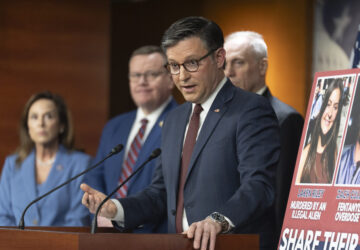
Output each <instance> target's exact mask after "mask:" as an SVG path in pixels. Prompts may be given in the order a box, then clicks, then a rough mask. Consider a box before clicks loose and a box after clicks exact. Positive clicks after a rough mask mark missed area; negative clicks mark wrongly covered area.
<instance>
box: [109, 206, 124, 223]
mask: <svg viewBox="0 0 360 250" xmlns="http://www.w3.org/2000/svg"><path fill="white" fill-rule="evenodd" d="M111 201H112V202H114V204H115V206H116V208H117V212H116V215H115V217H114V218H111V220H112V221H114V222H115V223H116V224H118V226H119V227H124V226H125V214H124V208H123V206H122V205H121V203H120V201H119V200H117V199H111Z"/></svg>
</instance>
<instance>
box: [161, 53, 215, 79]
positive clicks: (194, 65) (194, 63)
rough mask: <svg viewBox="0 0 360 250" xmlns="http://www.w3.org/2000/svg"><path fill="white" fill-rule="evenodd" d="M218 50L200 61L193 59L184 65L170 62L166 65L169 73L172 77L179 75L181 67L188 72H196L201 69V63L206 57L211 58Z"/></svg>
mask: <svg viewBox="0 0 360 250" xmlns="http://www.w3.org/2000/svg"><path fill="white" fill-rule="evenodd" d="M216 50H217V49H212V50H210V51H209V52H208V53H207V54H206V55H205V56H203V57H200V58H199V59H192V60H189V61H186V62H184V63H182V64H179V63H175V62H170V63H168V64H166V68H167V69H168V71H169V72H170V74H172V75H178V74H179V73H180V66H181V65H182V66H183V67H184V69H185V70H186V71H188V72H196V71H198V69H199V62H200V61H202V60H204V59H205V58H206V57H208V56H210V55H211V54H212V53H214V51H216Z"/></svg>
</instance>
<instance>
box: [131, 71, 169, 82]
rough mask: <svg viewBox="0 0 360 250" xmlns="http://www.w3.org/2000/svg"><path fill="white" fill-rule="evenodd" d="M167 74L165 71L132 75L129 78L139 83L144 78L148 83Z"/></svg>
mask: <svg viewBox="0 0 360 250" xmlns="http://www.w3.org/2000/svg"><path fill="white" fill-rule="evenodd" d="M163 73H166V72H165V71H146V72H145V73H130V74H129V78H130V80H131V81H133V82H139V81H140V79H141V77H144V78H145V80H146V81H150V82H151V81H154V80H155V79H156V78H157V77H158V76H160V75H161V74H163Z"/></svg>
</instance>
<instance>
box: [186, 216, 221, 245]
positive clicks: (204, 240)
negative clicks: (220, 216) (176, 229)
mask: <svg viewBox="0 0 360 250" xmlns="http://www.w3.org/2000/svg"><path fill="white" fill-rule="evenodd" d="M220 232H221V225H220V224H219V223H216V222H215V221H213V220H212V219H209V218H206V219H205V220H202V221H199V222H194V223H193V224H191V225H190V227H189V229H188V230H187V231H185V232H184V234H186V235H187V237H188V238H189V239H194V245H193V247H194V248H195V249H199V248H200V246H201V250H206V249H207V246H208V242H209V240H210V246H209V249H210V250H214V249H215V241H216V235H217V234H219V233H220Z"/></svg>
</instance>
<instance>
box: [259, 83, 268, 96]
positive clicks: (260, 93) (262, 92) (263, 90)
mask: <svg viewBox="0 0 360 250" xmlns="http://www.w3.org/2000/svg"><path fill="white" fill-rule="evenodd" d="M266 89H267V86H266V85H264V87H262V88H261V89H259V90H258V91H256V94H258V95H263V94H264V93H265V91H266Z"/></svg>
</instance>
